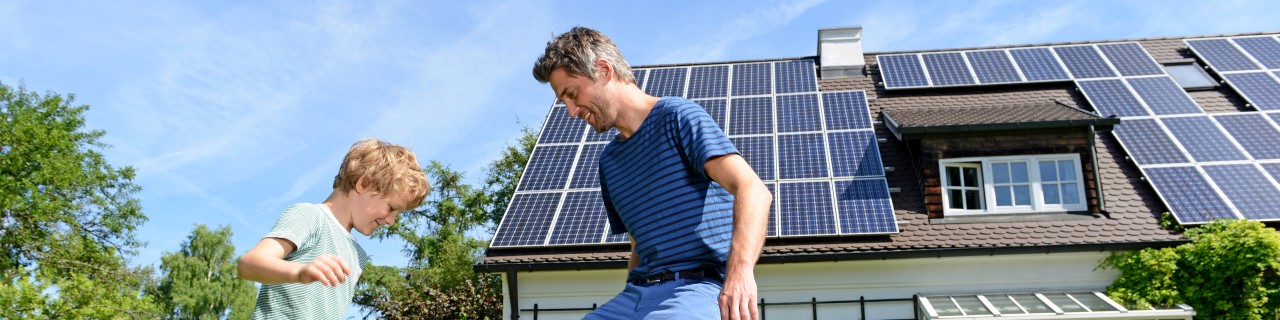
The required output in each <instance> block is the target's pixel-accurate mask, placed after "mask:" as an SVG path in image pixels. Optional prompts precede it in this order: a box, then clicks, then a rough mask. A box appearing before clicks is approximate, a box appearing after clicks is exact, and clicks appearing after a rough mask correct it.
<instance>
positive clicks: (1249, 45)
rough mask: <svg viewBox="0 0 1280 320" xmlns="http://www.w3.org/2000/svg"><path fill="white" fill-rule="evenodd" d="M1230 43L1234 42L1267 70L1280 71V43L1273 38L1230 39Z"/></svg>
mask: <svg viewBox="0 0 1280 320" xmlns="http://www.w3.org/2000/svg"><path fill="white" fill-rule="evenodd" d="M1231 41H1234V42H1235V43H1236V44H1237V45H1239V46H1240V48H1242V49H1244V51H1245V52H1247V53H1249V55H1251V56H1253V58H1254V59H1255V60H1258V62H1259V63H1262V66H1264V67H1266V68H1267V69H1280V42H1276V39H1275V38H1272V37H1268V36H1264V37H1243V38H1232V39H1231Z"/></svg>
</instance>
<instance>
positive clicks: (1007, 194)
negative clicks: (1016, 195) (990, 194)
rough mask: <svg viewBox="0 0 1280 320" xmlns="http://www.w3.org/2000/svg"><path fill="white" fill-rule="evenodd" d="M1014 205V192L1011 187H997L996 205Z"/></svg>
mask: <svg viewBox="0 0 1280 320" xmlns="http://www.w3.org/2000/svg"><path fill="white" fill-rule="evenodd" d="M1011 205H1013V192H1012V191H1010V190H1009V187H996V206H1000V207H1007V206H1011Z"/></svg>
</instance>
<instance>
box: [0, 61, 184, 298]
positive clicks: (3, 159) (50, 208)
mask: <svg viewBox="0 0 1280 320" xmlns="http://www.w3.org/2000/svg"><path fill="white" fill-rule="evenodd" d="M74 101H75V98H74V96H73V95H70V94H68V95H66V96H63V95H59V94H56V93H47V94H45V95H40V94H36V93H34V92H29V91H27V90H26V89H25V88H23V87H17V88H14V87H11V86H8V85H5V84H3V83H0V278H3V281H2V282H0V318H9V319H28V318H31V319H48V318H154V317H155V316H156V315H157V313H156V312H157V311H158V309H157V308H156V305H155V303H154V302H153V301H152V300H150V299H149V298H147V297H144V296H142V295H140V294H139V293H140V290H141V288H142V287H144V286H146V285H148V283H150V281H151V280H150V275H151V273H152V272H151V271H150V270H149V269H146V268H129V267H128V265H127V263H126V261H125V257H126V256H128V255H132V254H134V253H136V250H137V247H139V246H140V243H139V242H138V241H137V240H136V239H135V238H134V229H135V228H136V226H138V225H140V224H142V223H143V222H146V220H147V218H146V216H145V215H143V214H142V211H141V206H140V205H139V204H138V200H137V199H134V198H133V194H135V193H137V192H138V190H139V187H138V186H137V185H135V184H134V183H133V178H134V171H133V169H132V168H130V167H123V168H115V167H113V166H111V165H110V164H109V163H107V161H106V159H105V158H104V157H103V155H102V154H101V153H100V152H98V151H97V150H98V149H100V148H105V147H106V146H105V145H104V144H102V143H101V142H99V141H98V139H99V138H101V137H102V136H103V135H104V134H105V133H104V132H103V131H101V130H87V129H85V127H84V125H85V119H84V112H85V111H86V110H88V108H89V106H87V105H76V104H75V103H74ZM51 288H53V289H51Z"/></svg>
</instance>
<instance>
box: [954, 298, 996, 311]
mask: <svg viewBox="0 0 1280 320" xmlns="http://www.w3.org/2000/svg"><path fill="white" fill-rule="evenodd" d="M953 298H955V299H956V303H957V304H959V305H960V309H961V310H964V313H965V314H967V315H971V316H972V315H991V310H987V305H985V304H982V300H978V296H955V297H953Z"/></svg>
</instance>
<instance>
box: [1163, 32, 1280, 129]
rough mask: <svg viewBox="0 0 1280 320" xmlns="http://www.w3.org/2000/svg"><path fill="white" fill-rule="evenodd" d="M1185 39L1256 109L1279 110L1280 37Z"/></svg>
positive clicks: (1210, 66) (1192, 49)
mask: <svg viewBox="0 0 1280 320" xmlns="http://www.w3.org/2000/svg"><path fill="white" fill-rule="evenodd" d="M1183 41H1184V42H1186V43H1187V47H1190V48H1191V51H1192V52H1194V53H1195V54H1196V56H1199V57H1200V59H1201V60H1204V62H1205V63H1207V64H1208V65H1209V68H1210V69H1212V70H1213V71H1214V72H1216V73H1217V74H1218V75H1219V76H1221V77H1222V79H1223V80H1226V82H1227V84H1228V85H1229V86H1230V87H1231V89H1233V90H1235V91H1236V92H1237V93H1239V94H1240V95H1241V96H1243V97H1244V99H1245V101H1248V102H1249V105H1251V106H1253V108H1254V109H1257V110H1266V111H1275V110H1280V38H1277V36H1247V37H1232V38H1206V39H1188V40H1183Z"/></svg>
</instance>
